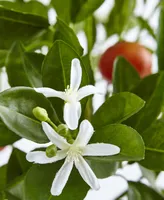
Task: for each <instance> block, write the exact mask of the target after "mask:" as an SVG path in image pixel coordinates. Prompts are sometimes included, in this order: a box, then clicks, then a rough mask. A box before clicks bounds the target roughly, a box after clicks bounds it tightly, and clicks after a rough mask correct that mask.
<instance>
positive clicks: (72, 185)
mask: <svg viewBox="0 0 164 200" xmlns="http://www.w3.org/2000/svg"><path fill="white" fill-rule="evenodd" d="M60 167H61V162H57V163H54V164H49V165H33V167H32V168H31V169H30V170H29V171H28V173H27V175H26V179H25V185H24V189H25V196H24V197H25V198H24V200H29V199H30V200H43V199H51V200H54V199H59V200H64V199H67V200H77V199H84V197H85V195H86V193H87V191H88V189H89V187H88V185H87V184H86V183H85V182H84V181H83V179H82V178H81V176H80V175H79V173H78V172H77V170H76V169H73V171H72V172H71V175H70V177H69V179H68V182H67V184H66V186H65V188H64V190H63V192H62V194H61V195H60V196H58V197H57V196H56V197H53V196H51V194H50V189H51V185H52V182H53V179H54V178H55V174H56V173H57V171H58V170H59V168H60ZM34 177H35V178H34Z"/></svg>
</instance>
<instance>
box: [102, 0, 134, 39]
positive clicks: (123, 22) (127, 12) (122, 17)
mask: <svg viewBox="0 0 164 200" xmlns="http://www.w3.org/2000/svg"><path fill="white" fill-rule="evenodd" d="M114 2H115V4H114V7H113V8H112V10H111V12H110V14H109V18H108V21H107V23H106V24H105V26H106V30H107V33H108V37H109V36H111V35H113V34H118V35H121V33H122V32H123V31H124V29H126V26H128V23H129V20H130V18H131V17H132V14H133V10H134V8H135V6H136V0H124V1H122V0H117V1H114Z"/></svg>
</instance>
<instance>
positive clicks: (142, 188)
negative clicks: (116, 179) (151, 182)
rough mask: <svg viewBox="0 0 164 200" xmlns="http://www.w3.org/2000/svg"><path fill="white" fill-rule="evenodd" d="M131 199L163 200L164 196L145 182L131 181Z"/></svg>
mask: <svg viewBox="0 0 164 200" xmlns="http://www.w3.org/2000/svg"><path fill="white" fill-rule="evenodd" d="M128 183H129V190H128V199H129V200H155V199H158V200H163V199H164V198H163V197H162V196H161V195H160V194H159V193H158V192H157V191H155V190H153V189H152V188H150V187H148V186H147V185H145V184H142V183H139V182H132V181H129V182H128Z"/></svg>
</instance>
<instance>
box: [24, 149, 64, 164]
mask: <svg viewBox="0 0 164 200" xmlns="http://www.w3.org/2000/svg"><path fill="white" fill-rule="evenodd" d="M66 153H67V152H66V151H65V150H61V151H58V152H57V154H56V156H54V157H52V158H48V157H47V156H46V153H45V152H44V151H33V152H29V153H28V154H27V155H26V159H27V160H28V161H29V162H34V163H38V164H47V163H53V162H56V161H58V160H62V159H64V158H65V157H66V155H67V154H66Z"/></svg>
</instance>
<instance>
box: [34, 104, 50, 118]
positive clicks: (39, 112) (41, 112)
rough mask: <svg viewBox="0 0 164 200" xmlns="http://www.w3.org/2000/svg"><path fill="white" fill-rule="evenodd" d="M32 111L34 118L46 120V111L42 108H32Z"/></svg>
mask: <svg viewBox="0 0 164 200" xmlns="http://www.w3.org/2000/svg"><path fill="white" fill-rule="evenodd" d="M32 112H33V115H34V116H35V117H36V119H38V120H40V121H44V122H46V121H47V120H48V119H49V117H48V113H47V111H46V110H45V109H44V108H41V107H36V108H34V109H33V110H32Z"/></svg>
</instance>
